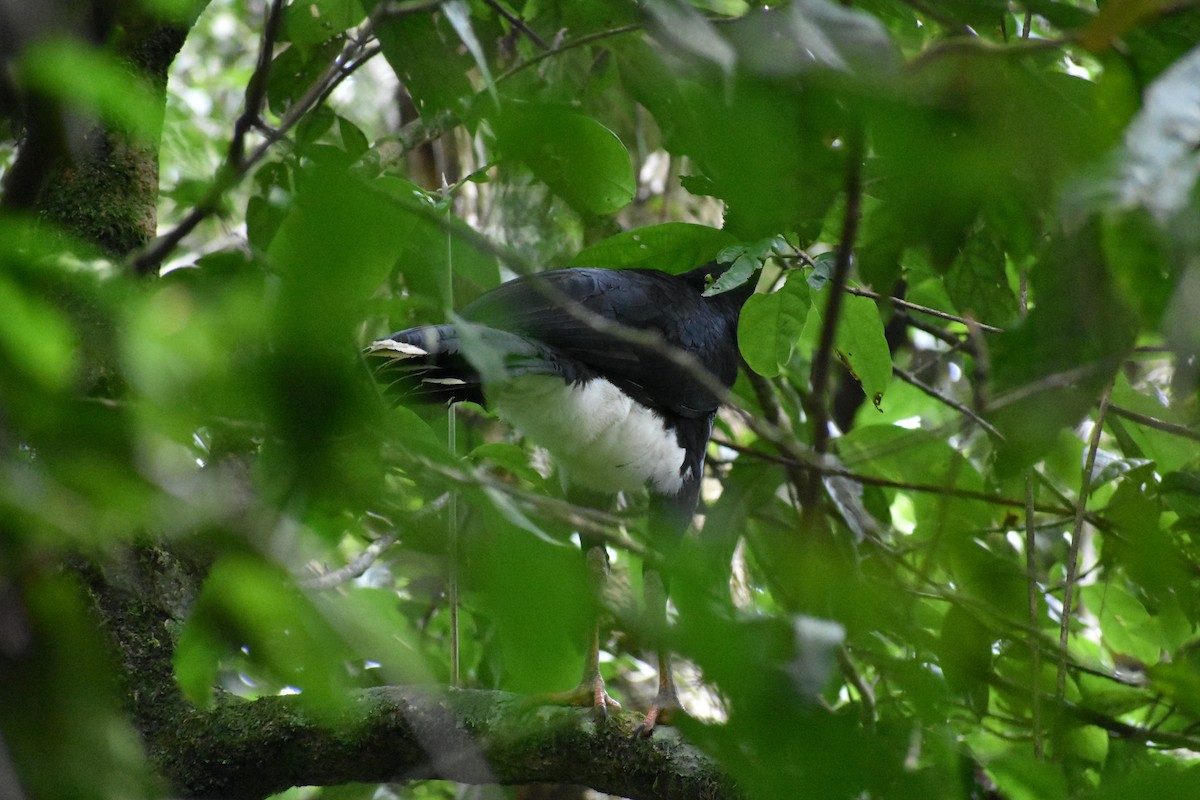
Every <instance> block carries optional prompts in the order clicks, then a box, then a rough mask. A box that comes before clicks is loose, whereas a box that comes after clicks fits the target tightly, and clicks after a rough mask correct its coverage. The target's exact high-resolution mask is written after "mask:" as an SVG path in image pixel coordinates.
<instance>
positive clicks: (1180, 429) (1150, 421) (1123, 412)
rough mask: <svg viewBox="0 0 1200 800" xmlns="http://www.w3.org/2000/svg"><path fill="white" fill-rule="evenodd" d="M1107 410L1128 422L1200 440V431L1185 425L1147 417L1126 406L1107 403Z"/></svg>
mask: <svg viewBox="0 0 1200 800" xmlns="http://www.w3.org/2000/svg"><path fill="white" fill-rule="evenodd" d="M1108 410H1109V411H1110V412H1111V413H1112V414H1115V415H1116V416H1118V417H1123V418H1124V419H1127V420H1129V421H1130V422H1136V423H1137V424H1138V425H1145V426H1146V427H1147V428H1154V429H1155V430H1157V431H1162V432H1163V433H1169V434H1172V435H1174V436H1182V437H1183V438H1185V439H1191V440H1192V441H1196V442H1200V431H1197V430H1193V429H1192V428H1189V427H1187V426H1186V425H1178V424H1176V423H1174V422H1167V421H1166V420H1161V419H1158V418H1157V417H1149V416H1146V415H1145V414H1139V413H1138V412H1137V411H1131V410H1129V409H1128V408H1122V407H1121V406H1114V405H1112V404H1109V406H1108Z"/></svg>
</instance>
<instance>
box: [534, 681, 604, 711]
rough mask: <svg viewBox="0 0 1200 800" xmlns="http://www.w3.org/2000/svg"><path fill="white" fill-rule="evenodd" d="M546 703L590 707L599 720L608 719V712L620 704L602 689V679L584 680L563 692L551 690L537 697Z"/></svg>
mask: <svg viewBox="0 0 1200 800" xmlns="http://www.w3.org/2000/svg"><path fill="white" fill-rule="evenodd" d="M539 699H540V700H541V701H542V702H543V703H545V704H547V705H558V706H579V707H581V708H588V707H591V709H592V712H593V713H594V714H595V715H596V718H597V719H599V720H606V719H608V712H609V710H610V709H611V710H612V711H620V710H621V704H620V703H618V702H617V701H616V700H614V699H613V698H612V697H611V696H610V695H609V694H608V692H607V691H605V689H604V681H602V680H599V679H597V680H594V681H584V682H582V683H580V684H579V685H578V686H576V687H575V688H574V689H570V690H568V691H565V692H552V693H550V694H545V695H541V696H540V698H539Z"/></svg>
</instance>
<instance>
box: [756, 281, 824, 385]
mask: <svg viewBox="0 0 1200 800" xmlns="http://www.w3.org/2000/svg"><path fill="white" fill-rule="evenodd" d="M811 305H812V303H811V300H810V298H809V288H808V282H807V281H806V280H805V279H804V275H802V274H801V273H799V272H793V273H790V274H789V275H788V276H787V280H786V282H785V283H784V285H783V286H782V287H781V288H780V289H779V290H778V291H775V292H771V293H769V294H756V295H752V296H751V297H750V298H749V299H748V300H747V301H746V305H745V306H744V307H743V308H742V316H741V319H740V321H739V322H738V346H739V347H740V348H741V351H742V356H743V357H744V358H745V359H746V363H747V364H749V365H750V369H752V370H754V371H755V372H757V373H758V374H760V375H763V376H766V377H768V378H773V377H775V376H777V375H779V373H780V372H781V371H782V370H783V367H784V365H786V364H787V363H788V361H789V360H791V357H792V352H793V350H794V349H795V347H796V344H797V342H798V341H799V340H800V334H801V333H802V332H803V331H804V323H805V320H806V319H807V318H808V313H809V308H810V307H811Z"/></svg>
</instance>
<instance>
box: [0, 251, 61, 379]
mask: <svg viewBox="0 0 1200 800" xmlns="http://www.w3.org/2000/svg"><path fill="white" fill-rule="evenodd" d="M0 308H2V309H4V313H2V314H0V353H3V354H4V358H5V360H6V361H8V362H9V363H10V364H12V365H13V366H15V367H16V368H17V370H18V371H19V373H20V374H22V375H23V376H24V377H25V378H27V379H30V380H32V381H34V382H35V383H36V384H37V385H38V386H39V387H41V388H42V389H45V390H56V389H63V388H65V387H66V385H67V382H68V381H69V380H70V379H71V375H72V374H73V373H74V370H75V366H76V361H75V348H76V343H75V335H74V332H73V331H72V330H71V327H70V325H68V324H67V321H66V320H65V319H64V318H63V316H62V315H61V314H60V313H59V311H58V309H56V308H54V307H53V306H51V305H49V304H48V303H46V302H45V301H44V300H42V299H40V298H39V297H36V296H34V295H33V294H31V293H29V292H28V291H26V290H25V289H24V288H23V287H20V286H18V285H16V284H15V283H13V282H10V281H9V280H7V278H6V277H5V276H3V275H0Z"/></svg>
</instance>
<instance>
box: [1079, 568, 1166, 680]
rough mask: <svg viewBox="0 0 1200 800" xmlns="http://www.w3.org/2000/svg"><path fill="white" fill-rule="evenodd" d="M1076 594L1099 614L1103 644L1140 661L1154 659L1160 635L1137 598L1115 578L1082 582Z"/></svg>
mask: <svg viewBox="0 0 1200 800" xmlns="http://www.w3.org/2000/svg"><path fill="white" fill-rule="evenodd" d="M1080 595H1081V597H1082V598H1083V602H1084V603H1086V604H1087V607H1088V609H1089V610H1090V611H1091V612H1092V613H1093V614H1095V615H1096V616H1097V617H1099V618H1100V633H1101V635H1102V636H1103V642H1104V646H1105V648H1107V649H1108V650H1110V651H1111V652H1113V653H1117V654H1120V655H1123V656H1128V657H1131V658H1135V659H1137V660H1138V661H1139V662H1141V663H1142V664H1148V665H1149V664H1157V663H1158V661H1159V659H1160V658H1161V657H1162V651H1163V643H1162V636H1161V634H1160V632H1159V627H1158V625H1157V624H1156V623H1155V620H1154V618H1153V617H1152V616H1150V612H1148V611H1147V610H1146V607H1145V606H1143V605H1142V604H1141V603H1140V602H1139V601H1138V599H1137V598H1135V597H1134V596H1133V595H1131V594H1130V593H1129V592H1128V591H1126V589H1125V588H1124V587H1123V586H1121V585H1120V584H1119V583H1117V582H1116V581H1115V580H1113V581H1109V582H1108V583H1094V584H1089V585H1086V586H1083V587H1082V588H1081V589H1080Z"/></svg>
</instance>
